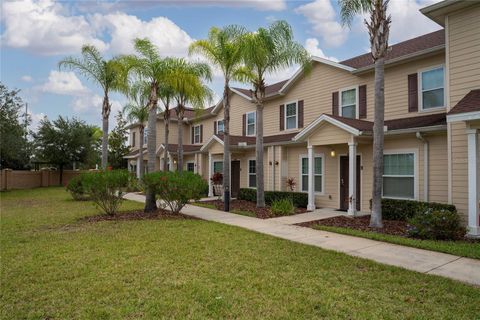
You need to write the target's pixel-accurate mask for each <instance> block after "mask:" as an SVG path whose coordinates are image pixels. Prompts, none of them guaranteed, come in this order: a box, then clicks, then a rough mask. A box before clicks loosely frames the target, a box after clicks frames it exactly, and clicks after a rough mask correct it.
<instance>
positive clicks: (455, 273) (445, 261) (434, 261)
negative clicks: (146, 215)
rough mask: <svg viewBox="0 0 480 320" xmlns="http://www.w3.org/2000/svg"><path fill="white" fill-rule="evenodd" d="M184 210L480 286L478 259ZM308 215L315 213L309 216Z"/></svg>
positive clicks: (286, 224) (287, 223)
mask: <svg viewBox="0 0 480 320" xmlns="http://www.w3.org/2000/svg"><path fill="white" fill-rule="evenodd" d="M125 198H126V199H129V200H133V201H139V202H145V196H143V195H138V194H134V193H129V194H127V195H125ZM182 213H183V214H186V215H189V216H193V217H197V218H201V219H204V220H208V221H215V222H219V223H223V224H228V225H232V226H237V227H241V228H245V229H249V230H252V231H256V232H260V233H264V234H268V235H271V236H275V237H278V238H282V239H287V240H291V241H295V242H299V243H303V244H308V245H312V246H316V247H319V248H323V249H328V250H335V251H339V252H343V253H346V254H348V255H351V256H356V257H361V258H365V259H370V260H373V261H377V262H380V263H384V264H388V265H392V266H397V267H402V268H405V269H409V270H414V271H418V272H423V273H428V274H435V275H440V276H443V277H447V278H451V279H455V280H459V281H462V282H466V283H470V284H473V285H477V286H480V260H476V259H469V258H462V257H458V256H454V255H450V254H445V253H440V252H435V251H429V250H422V249H416V248H411V247H405V246H399V245H395V244H390V243H385V242H380V241H375V240H370V239H365V238H359V237H353V236H348V235H342V234H338V233H333V232H327V231H321V230H314V229H310V228H304V227H299V226H295V225H291V222H292V221H294V220H293V219H290V220H288V219H283V220H282V219H280V218H274V219H267V220H263V219H258V218H252V217H246V216H242V215H238V214H233V213H228V212H223V211H219V210H213V209H208V208H202V207H197V206H194V205H186V206H185V207H184V208H183V210H182ZM332 214H333V213H332ZM309 217H312V216H311V215H310V216H309ZM314 220H316V219H314ZM308 221H311V220H308ZM300 222H303V221H300ZM293 223H297V222H293Z"/></svg>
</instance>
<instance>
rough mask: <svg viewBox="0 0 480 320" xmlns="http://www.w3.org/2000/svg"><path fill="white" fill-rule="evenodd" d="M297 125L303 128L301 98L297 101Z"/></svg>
mask: <svg viewBox="0 0 480 320" xmlns="http://www.w3.org/2000/svg"><path fill="white" fill-rule="evenodd" d="M298 127H299V128H303V100H300V101H298Z"/></svg>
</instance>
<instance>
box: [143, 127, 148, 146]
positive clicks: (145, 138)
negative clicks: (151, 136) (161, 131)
mask: <svg viewBox="0 0 480 320" xmlns="http://www.w3.org/2000/svg"><path fill="white" fill-rule="evenodd" d="M147 136H148V128H145V129H144V130H143V144H147V140H148V138H147Z"/></svg>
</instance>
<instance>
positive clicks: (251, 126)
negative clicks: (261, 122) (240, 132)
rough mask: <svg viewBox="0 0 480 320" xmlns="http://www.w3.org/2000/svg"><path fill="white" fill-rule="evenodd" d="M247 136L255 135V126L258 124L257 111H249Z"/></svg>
mask: <svg viewBox="0 0 480 320" xmlns="http://www.w3.org/2000/svg"><path fill="white" fill-rule="evenodd" d="M246 121H247V125H246V127H247V136H254V135H255V126H256V122H257V120H256V113H255V111H253V112H249V113H247V119H246Z"/></svg>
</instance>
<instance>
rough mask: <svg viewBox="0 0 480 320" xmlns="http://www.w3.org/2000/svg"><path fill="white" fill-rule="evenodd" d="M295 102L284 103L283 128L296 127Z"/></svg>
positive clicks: (296, 110) (296, 111)
mask: <svg viewBox="0 0 480 320" xmlns="http://www.w3.org/2000/svg"><path fill="white" fill-rule="evenodd" d="M297 106H298V105H297V102H292V103H288V104H286V105H285V128H286V129H287V130H288V129H296V128H297V124H298V121H297V120H298V108H297Z"/></svg>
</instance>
